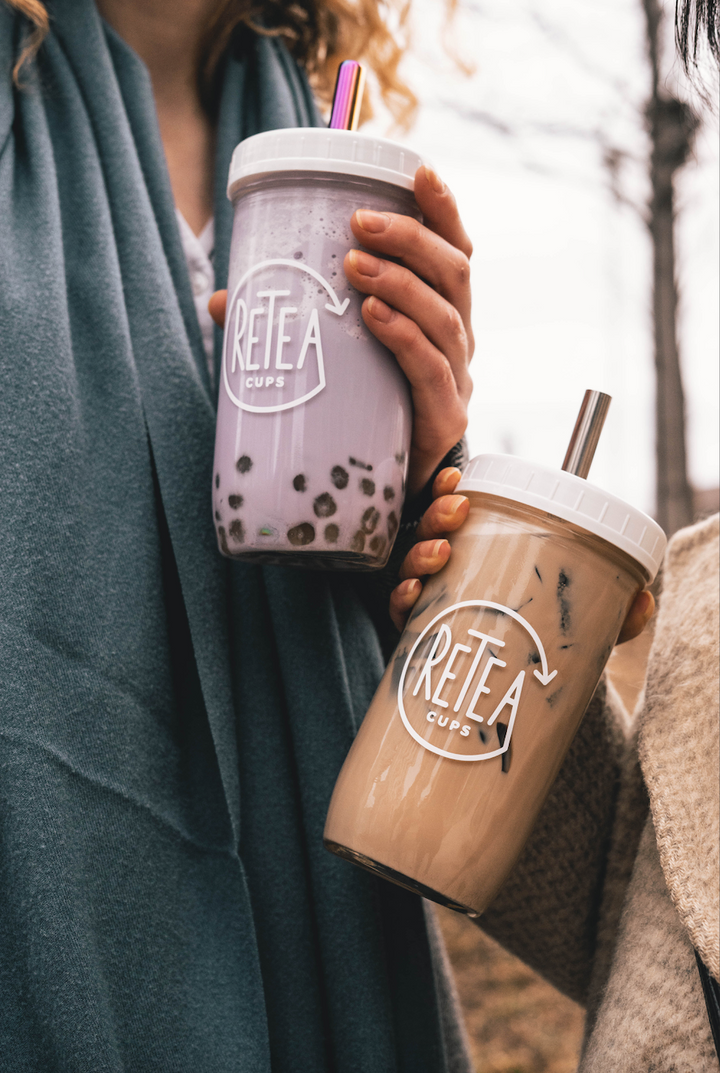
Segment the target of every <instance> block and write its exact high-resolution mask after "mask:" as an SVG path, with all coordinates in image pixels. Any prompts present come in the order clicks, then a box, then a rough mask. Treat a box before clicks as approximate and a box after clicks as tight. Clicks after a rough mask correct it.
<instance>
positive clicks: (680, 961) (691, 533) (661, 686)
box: [480, 516, 720, 1073]
mask: <svg viewBox="0 0 720 1073" xmlns="http://www.w3.org/2000/svg"><path fill="white" fill-rule="evenodd" d="M718 546H719V544H718V517H717V516H716V517H714V518H711V519H709V520H708V521H706V522H702V523H700V524H699V525H696V526H693V527H692V528H690V529H685V530H683V531H682V532H681V533H678V534H677V535H676V536H675V537H674V539H673V540H672V541H671V543H670V546H669V548H668V553H667V557H666V562H665V575H664V582H663V593H662V600H661V606H660V611H659V614H658V620H657V626H656V631H655V640H654V643H653V648H652V652H651V655H650V662H649V670H648V678H647V682H646V686H645V693H644V696H643V698H641V701H640V704H639V706H638V709H637V711H636V714H635V717H634V719H633V720H632V721H631V720H629V719H628V717H627V714H626V713H625V712H624V710H623V709H622V705H621V703H620V701H619V698H618V697H617V696H616V695H614V694H613V693H612V691H611V690H610V689H609V688H608V687H607V686H605V684H603V685H602V686H601V687H600V688H599V689H598V692H597V693H596V695H595V697H594V698H593V701H592V703H591V705H590V708H589V709H588V712H587V715H586V717H585V720H584V722H583V725H582V728H581V730H580V733H579V734H578V736H577V738H576V739H575V742H574V744H573V747H572V749H571V751H570V753H569V754H568V758H567V760H566V762H565V765H564V766H563V769H562V771H561V773H560V776H559V778H558V781H557V782H556V784H555V787H554V789H553V792H552V795H551V797H550V798H549V800H548V802H547V804H546V806H545V808H544V810H543V812H542V814H541V816H540V819H539V821H538V825H537V828H536V830H535V832H534V835H533V837H532V839H531V841H530V844H529V845H528V846H527V847H526V849H525V851H524V853H523V856H522V857H521V859H520V861H519V863H518V865H517V867H516V868H515V870H514V872H513V874H512V875H511V877H510V879H509V880H508V882H507V883H506V884H505V886H504V887H503V889H502V891H501V892H500V894H499V895H498V897H497V899H496V901H495V903H494V904H493V906H491V908H490V909H489V910H488V912H487V913H486V914H485V915H484V916H483V918H482V919H481V921H480V925H481V927H483V928H484V929H485V930H486V931H488V932H489V933H490V934H491V935H493V936H495V938H497V939H499V940H500V941H501V942H502V943H504V945H505V946H507V947H509V948H510V949H511V950H513V951H514V952H515V953H516V954H518V956H519V957H521V958H523V960H525V961H527V962H528V963H529V964H531V965H532V966H533V967H534V968H536V969H537V970H538V971H539V972H540V973H542V974H543V975H544V976H545V977H546V978H547V979H549V980H550V981H551V982H552V983H554V984H555V985H556V986H557V987H559V988H560V989H561V990H562V991H564V992H565V993H566V994H568V995H570V996H571V997H572V998H574V999H576V1000H577V1001H578V1002H582V1003H583V1004H584V1005H586V1006H587V1010H588V1017H587V1028H586V1036H585V1042H584V1047H583V1053H582V1058H581V1061H580V1066H579V1070H578V1073H717V1071H718V1061H717V1057H716V1055H715V1050H714V1046H713V1042H712V1036H711V1034H710V1027H709V1024H708V1019H707V1013H706V1010H705V1003H704V999H703V994H702V988H701V985H700V979H699V976H698V972H697V967H696V964H695V957H694V953H693V947H695V948H696V949H697V951H698V952H699V954H700V955H701V957H702V958H703V960H704V962H705V964H706V965H707V967H708V969H709V970H710V972H711V973H712V975H713V976H714V977H715V979H719V980H720V936H719V923H718V921H719V916H720V901H719V897H718V885H719V880H718V876H719V860H718V857H719V853H718V847H719V844H720V805H719V795H720V791H719V786H720V772H719V770H718V768H719V765H718V748H719V741H718V656H719V645H718Z"/></svg>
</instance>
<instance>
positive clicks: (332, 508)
mask: <svg viewBox="0 0 720 1073" xmlns="http://www.w3.org/2000/svg"><path fill="white" fill-rule="evenodd" d="M313 510H314V511H315V514H316V515H317V517H318V518H330V517H331V516H332V515H333V514H334V513H335V512H336V510H337V503H336V502H335V500H334V499H333V497H332V496H331V495H330V493H329V492H323V493H322V495H319V496H318V497H317V498H316V499H315V501H314V502H313Z"/></svg>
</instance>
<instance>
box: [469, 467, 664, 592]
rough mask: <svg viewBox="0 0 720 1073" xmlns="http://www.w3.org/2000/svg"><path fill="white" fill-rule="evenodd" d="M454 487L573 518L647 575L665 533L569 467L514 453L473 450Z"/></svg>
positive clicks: (657, 565)
mask: <svg viewBox="0 0 720 1073" xmlns="http://www.w3.org/2000/svg"><path fill="white" fill-rule="evenodd" d="M455 491H456V492H457V493H459V494H462V493H463V492H481V493H485V494H487V495H494V496H499V497H501V498H502V499H510V500H515V501H516V502H518V503H523V504H524V505H525V506H529V507H537V508H538V509H539V510H543V511H545V512H546V513H548V514H554V515H555V516H556V517H558V518H561V519H563V520H565V521H568V522H572V523H573V525H576V526H578V528H580V529H584V530H586V531H587V532H588V533H592V534H593V535H594V536H599V537H601V538H602V539H603V540H607V541H608V543H609V544H614V545H615V547H616V548H620V550H621V551H624V552H625V553H626V554H627V555H630V556H631V557H632V558H633V559H635V560H636V562H638V563H639V564H640V565H641V566H642V567H644V569H645V570H646V571H647V572H648V574H649V575H650V581H653V580H654V578H655V576H656V574H657V572H658V570H659V569H660V564H661V563H662V560H663V556H664V554H665V547H666V545H667V537H666V536H665V533H664V532H663V531H662V529H661V528H660V526H659V525H658V524H657V522H656V521H654V520H653V519H652V518H650V517H649V516H648V515H647V514H644V513H643V511H641V510H638V509H637V508H636V507H631V506H630V505H629V504H628V503H626V502H625V501H624V500H622V499H619V498H618V497H617V496H614V495H611V494H610V493H609V492H604V491H603V490H602V489H601V488H598V487H597V486H596V485H594V484H590V483H589V482H588V481H586V480H583V478H582V477H576V476H575V474H573V473H565V472H564V471H563V470H558V469H551V468H550V467H549V466H539V465H536V464H535V463H532V462H526V461H524V460H523V459H521V458H515V457H514V456H512V455H496V454H486V455H477V456H476V457H475V458H473V459H471V460H470V462H468V464H467V466H466V467H465V469H464V470H463V475H462V478H461V480H460V483H459V484H458V486H457V488H456V489H455Z"/></svg>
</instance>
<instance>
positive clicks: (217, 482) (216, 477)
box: [215, 473, 220, 488]
mask: <svg viewBox="0 0 720 1073" xmlns="http://www.w3.org/2000/svg"><path fill="white" fill-rule="evenodd" d="M215 487H216V488H219V487H220V474H219V473H216V474H215Z"/></svg>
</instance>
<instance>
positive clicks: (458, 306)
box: [208, 168, 474, 496]
mask: <svg viewBox="0 0 720 1073" xmlns="http://www.w3.org/2000/svg"><path fill="white" fill-rule="evenodd" d="M415 200H416V201H417V203H418V206H419V208H420V210H421V212H422V214H423V217H424V220H425V223H424V225H423V224H419V223H418V222H417V220H413V219H411V218H410V217H409V216H401V215H398V214H396V213H392V212H388V213H385V212H370V211H368V210H364V209H359V210H358V211H357V212H356V213H355V214H354V215H353V217H352V219H351V221H350V226H351V228H352V232H353V234H354V235H355V237H356V239H357V240H358V242H360V243H361V244H362V245H363V246H364V247H365V248H366V249H368V250H372V251H373V253H372V254H370V253H366V252H365V251H364V250H351V251H350V252H349V253H348V254H347V256H346V257H345V262H344V268H345V275H346V276H347V278H348V281H349V282H350V283H351V284H352V285H353V287H355V289H356V290H358V291H360V292H361V293H362V294H367V295H368V296H369V297H368V298H366V299H365V301H364V302H363V306H362V313H363V319H364V321H365V324H366V325H367V326H368V328H369V329H370V331H371V332H372V333H373V335H375V336H376V337H377V338H378V339H379V340H380V342H381V343H384V344H385V346H386V347H388V349H389V350H391V351H392V352H393V354H394V355H395V357H396V358H397V361H398V364H399V365H400V367H401V368H402V370H403V371H404V373H405V375H406V376H407V378H408V380H409V381H410V388H411V391H412V400H413V410H414V416H413V435H412V443H411V446H410V459H409V467H408V477H407V489H408V495H409V496H413V495H415V494H416V493H417V492H419V491H421V489H423V488H424V487H425V485H426V484H427V482H428V480H429V479H430V477H431V476H432V474H433V472H434V471H435V469H436V467H437V465H438V463H439V462H441V461H442V459H443V458H444V457H445V455H446V454H447V453H448V451H449V450H450V448H451V447H453V446H454V445H455V444H456V443H457V442H458V440H459V439H461V437H462V436H463V434H464V432H465V428H466V426H467V404H468V401H469V399H470V394H471V392H472V381H471V379H470V373H469V372H468V365H469V363H470V358H471V357H472V353H473V349H474V341H473V334H472V327H471V325H470V255H471V254H472V243H471V242H470V239H469V238H468V236H467V235H466V233H465V229H464V228H463V225H462V223H461V222H460V217H459V216H458V211H457V205H456V204H455V198H454V197H453V196H452V194H451V193H450V191H449V190H448V188H447V187H446V186H445V184H444V183H443V182H442V180H441V179H439V178H438V176H437V175H436V174H435V172H434V171H431V170H430V169H429V168H419V169H418V171H417V173H416V175H415ZM375 254H378V255H379V256H374V255H375ZM383 254H384V255H386V256H388V257H394V258H396V259H397V260H398V261H399V262H400V263H399V264H396V263H395V262H394V261H386V260H384V259H383V257H382V255H383ZM226 304H227V291H216V292H215V294H213V296H212V298H211V299H210V301H209V303H208V309H209V310H210V314H211V316H212V318H213V320H214V321H215V322H216V324H219V325H220V327H221V328H222V327H223V326H224V323H225V309H226Z"/></svg>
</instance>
